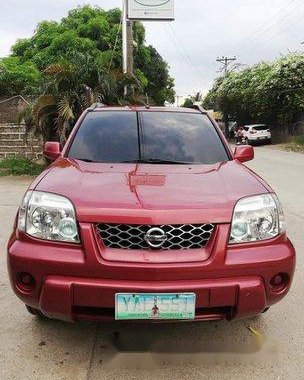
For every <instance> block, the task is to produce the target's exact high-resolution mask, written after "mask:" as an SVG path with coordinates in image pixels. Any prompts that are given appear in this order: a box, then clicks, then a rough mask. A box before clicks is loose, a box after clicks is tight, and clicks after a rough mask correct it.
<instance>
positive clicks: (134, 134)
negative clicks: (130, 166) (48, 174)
mask: <svg viewBox="0 0 304 380" xmlns="http://www.w3.org/2000/svg"><path fill="white" fill-rule="evenodd" d="M68 156H69V157H72V158H79V159H88V160H92V161H95V162H113V163H114V162H121V161H126V160H136V159H138V157H139V147H138V128H137V115H136V112H131V111H130V112H127V111H114V112H112V111H103V112H90V113H88V114H87V116H86V118H85V119H84V121H83V122H82V124H81V126H80V128H79V130H78V132H77V134H76V137H75V139H74V141H73V143H72V146H71V148H70V151H69V155H68Z"/></svg>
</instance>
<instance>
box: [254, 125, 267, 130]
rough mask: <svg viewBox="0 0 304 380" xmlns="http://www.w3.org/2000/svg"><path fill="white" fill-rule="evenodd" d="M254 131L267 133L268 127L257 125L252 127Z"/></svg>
mask: <svg viewBox="0 0 304 380" xmlns="http://www.w3.org/2000/svg"><path fill="white" fill-rule="evenodd" d="M253 129H254V130H255V131H267V129H268V127H267V126H266V125H257V126H256V127H253Z"/></svg>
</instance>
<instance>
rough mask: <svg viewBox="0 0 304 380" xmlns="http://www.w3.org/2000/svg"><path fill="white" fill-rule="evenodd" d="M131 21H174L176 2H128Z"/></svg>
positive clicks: (150, 0)
mask: <svg viewBox="0 0 304 380" xmlns="http://www.w3.org/2000/svg"><path fill="white" fill-rule="evenodd" d="M128 18H129V19H130V20H156V21H160V20H174V0H128Z"/></svg>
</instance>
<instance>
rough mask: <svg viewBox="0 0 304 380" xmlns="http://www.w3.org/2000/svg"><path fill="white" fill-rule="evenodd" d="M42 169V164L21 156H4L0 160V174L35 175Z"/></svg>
mask: <svg viewBox="0 0 304 380" xmlns="http://www.w3.org/2000/svg"><path fill="white" fill-rule="evenodd" d="M43 169H44V166H43V165H40V164H37V163H36V162H33V161H30V160H28V159H27V158H23V157H14V158H5V159H4V160H2V161H0V176H2V177H3V176H7V175H16V176H19V175H32V176H36V175H38V174H40V173H41V172H42V170H43Z"/></svg>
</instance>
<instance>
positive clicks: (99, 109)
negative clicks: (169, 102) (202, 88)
mask: <svg viewBox="0 0 304 380" xmlns="http://www.w3.org/2000/svg"><path fill="white" fill-rule="evenodd" d="M88 110H89V111H94V112H103V111H145V112H156V111H157V112H180V113H201V112H200V111H199V110H198V109H195V108H183V107H145V106H125V107H116V106H103V105H95V106H93V107H91V108H89V109H88Z"/></svg>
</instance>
